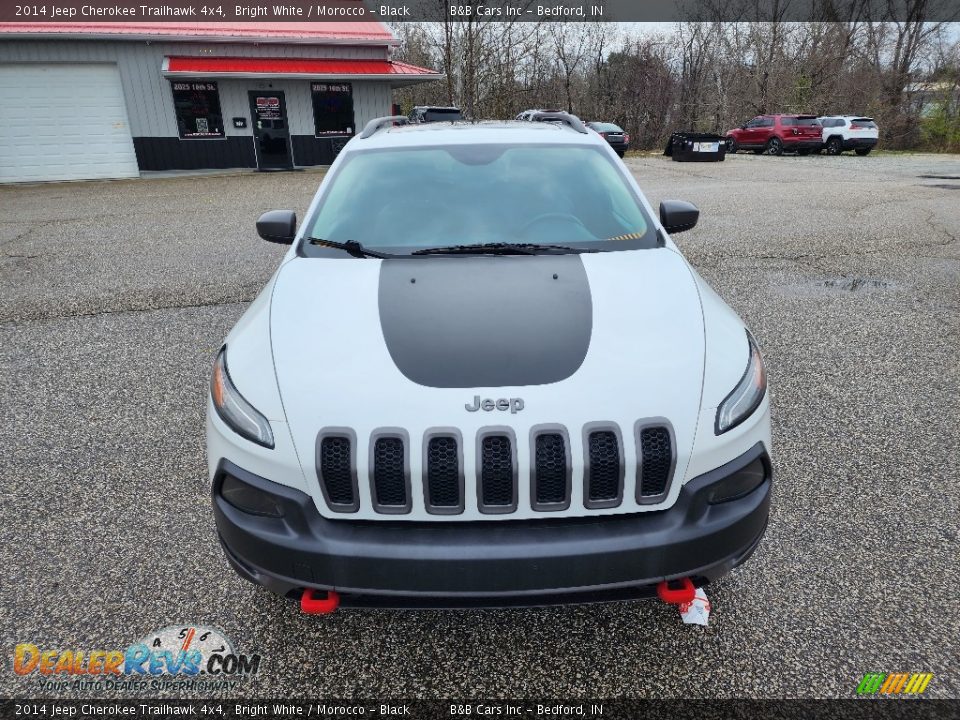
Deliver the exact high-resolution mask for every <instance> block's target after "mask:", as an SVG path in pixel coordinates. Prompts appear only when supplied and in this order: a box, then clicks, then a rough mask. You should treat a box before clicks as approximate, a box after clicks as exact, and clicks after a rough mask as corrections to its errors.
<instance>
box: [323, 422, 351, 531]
mask: <svg viewBox="0 0 960 720" xmlns="http://www.w3.org/2000/svg"><path fill="white" fill-rule="evenodd" d="M356 447H357V443H356V436H355V435H354V434H353V431H352V430H350V429H348V428H327V429H325V430H323V431H321V432H320V434H319V435H318V436H317V446H316V467H317V479H318V480H319V482H320V489H321V490H322V491H323V495H324V498H325V499H326V501H327V505H329V506H330V509H331V510H333V511H334V512H357V511H358V510H359V509H360V497H359V493H358V492H357V464H356V458H355V452H356Z"/></svg>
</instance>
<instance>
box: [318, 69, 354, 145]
mask: <svg viewBox="0 0 960 720" xmlns="http://www.w3.org/2000/svg"><path fill="white" fill-rule="evenodd" d="M310 90H311V92H312V94H313V122H314V128H315V134H316V136H317V137H324V136H327V135H353V131H354V122H353V87H352V86H351V85H350V83H321V82H315V83H311V85H310Z"/></svg>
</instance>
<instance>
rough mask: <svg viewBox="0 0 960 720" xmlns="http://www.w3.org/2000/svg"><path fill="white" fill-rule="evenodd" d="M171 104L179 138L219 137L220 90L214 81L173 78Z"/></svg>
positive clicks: (220, 131)
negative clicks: (175, 113)
mask: <svg viewBox="0 0 960 720" xmlns="http://www.w3.org/2000/svg"><path fill="white" fill-rule="evenodd" d="M172 84H173V105H174V107H175V108H176V112H177V129H178V131H179V133H180V137H181V138H185V139H189V138H222V137H223V136H224V133H223V116H222V115H221V114H220V93H219V92H218V91H217V84H216V83H214V82H195V81H184V82H181V81H175V82H173V83H172Z"/></svg>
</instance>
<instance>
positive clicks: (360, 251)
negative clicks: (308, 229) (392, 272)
mask: <svg viewBox="0 0 960 720" xmlns="http://www.w3.org/2000/svg"><path fill="white" fill-rule="evenodd" d="M307 242H309V243H310V244H311V245H319V246H321V247H328V248H333V249H334V250H343V251H344V252H348V253H350V254H351V255H352V256H353V257H355V258H368V257H371V258H380V259H383V258H392V257H397V256H396V255H391V254H389V253H382V252H377V251H376V250H367V248H365V247H364V246H363V245H361V244H360V243H358V242H357V241H356V240H347V241H346V242H337V241H335V240H324V239H323V238H315V237H309V238H307Z"/></svg>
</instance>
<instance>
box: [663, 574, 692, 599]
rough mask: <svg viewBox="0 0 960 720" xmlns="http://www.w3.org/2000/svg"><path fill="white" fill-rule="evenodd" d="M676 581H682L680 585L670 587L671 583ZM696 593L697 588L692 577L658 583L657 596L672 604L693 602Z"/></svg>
mask: <svg viewBox="0 0 960 720" xmlns="http://www.w3.org/2000/svg"><path fill="white" fill-rule="evenodd" d="M676 583H680V587H670V585H671V584H676ZM696 595H697V589H696V588H695V587H694V586H693V581H692V580H691V579H690V578H680V579H679V580H669V581H667V580H664V581H663V582H661V583H658V584H657V597H659V598H660V599H661V600H663V601H664V602H665V603H668V604H670V605H683V604H684V603H691V602H693V599H694V598H695V597H696Z"/></svg>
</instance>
